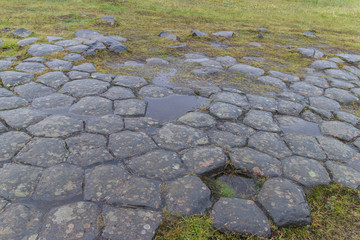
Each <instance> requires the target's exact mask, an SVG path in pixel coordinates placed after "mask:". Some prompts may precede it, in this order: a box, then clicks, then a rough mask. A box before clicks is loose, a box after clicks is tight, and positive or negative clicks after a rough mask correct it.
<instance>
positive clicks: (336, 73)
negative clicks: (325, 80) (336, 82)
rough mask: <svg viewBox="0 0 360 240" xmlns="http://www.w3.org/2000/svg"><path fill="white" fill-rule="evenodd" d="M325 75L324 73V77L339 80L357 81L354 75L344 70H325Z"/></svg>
mask: <svg viewBox="0 0 360 240" xmlns="http://www.w3.org/2000/svg"><path fill="white" fill-rule="evenodd" d="M325 73H326V75H328V76H330V77H333V78H337V79H341V80H346V81H352V80H358V79H359V78H358V77H357V76H356V75H355V74H353V73H351V72H348V71H345V70H339V69H328V70H325Z"/></svg>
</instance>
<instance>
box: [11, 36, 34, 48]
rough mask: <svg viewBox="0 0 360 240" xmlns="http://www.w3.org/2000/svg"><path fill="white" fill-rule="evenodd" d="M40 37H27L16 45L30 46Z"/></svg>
mask: <svg viewBox="0 0 360 240" xmlns="http://www.w3.org/2000/svg"><path fill="white" fill-rule="evenodd" d="M38 39H39V38H36V37H34V38H26V39H23V40H20V41H18V42H17V44H16V45H17V46H18V47H25V46H28V45H30V44H33V43H35V42H37V40H38Z"/></svg>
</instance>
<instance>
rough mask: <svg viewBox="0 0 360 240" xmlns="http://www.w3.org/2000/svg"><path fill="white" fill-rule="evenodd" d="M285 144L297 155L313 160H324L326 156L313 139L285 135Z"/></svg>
mask: <svg viewBox="0 0 360 240" xmlns="http://www.w3.org/2000/svg"><path fill="white" fill-rule="evenodd" d="M285 142H286V143H287V144H288V146H289V147H290V149H291V150H292V151H293V152H294V153H295V154H297V155H300V156H303V157H309V158H315V159H318V160H325V159H326V155H325V153H324V151H323V150H322V148H321V147H320V145H319V144H318V142H317V141H316V138H315V137H312V136H306V135H298V134H286V135H285Z"/></svg>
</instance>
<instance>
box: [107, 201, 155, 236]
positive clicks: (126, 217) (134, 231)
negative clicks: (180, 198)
mask: <svg viewBox="0 0 360 240" xmlns="http://www.w3.org/2000/svg"><path fill="white" fill-rule="evenodd" d="M103 212H104V221H105V222H106V225H105V227H104V230H103V232H102V237H104V238H106V239H129V240H130V239H142V240H151V239H153V237H154V236H155V231H156V229H157V228H158V226H159V225H160V222H161V219H162V216H161V214H160V213H159V212H155V211H150V210H142V209H130V208H115V207H111V206H105V208H104V210H103Z"/></svg>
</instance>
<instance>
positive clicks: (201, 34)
mask: <svg viewBox="0 0 360 240" xmlns="http://www.w3.org/2000/svg"><path fill="white" fill-rule="evenodd" d="M191 35H193V36H197V37H207V36H209V34H207V33H204V32H201V31H199V30H191Z"/></svg>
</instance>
